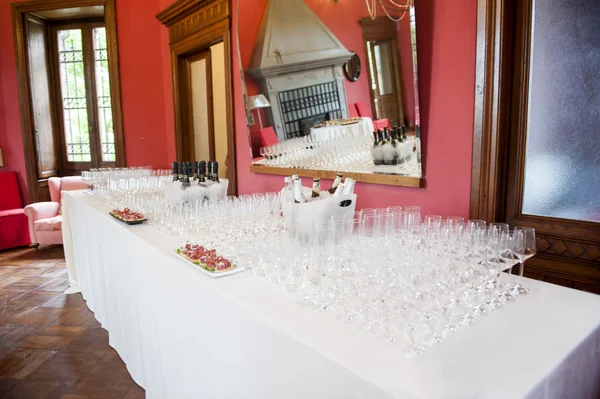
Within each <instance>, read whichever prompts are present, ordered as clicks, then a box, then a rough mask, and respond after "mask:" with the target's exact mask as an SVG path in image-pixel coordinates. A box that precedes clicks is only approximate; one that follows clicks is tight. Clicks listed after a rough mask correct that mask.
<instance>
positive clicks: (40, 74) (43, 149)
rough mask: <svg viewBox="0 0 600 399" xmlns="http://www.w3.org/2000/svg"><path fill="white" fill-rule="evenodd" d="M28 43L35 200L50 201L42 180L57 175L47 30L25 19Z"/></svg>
mask: <svg viewBox="0 0 600 399" xmlns="http://www.w3.org/2000/svg"><path fill="white" fill-rule="evenodd" d="M25 26H26V33H27V44H28V61H29V63H28V68H29V78H30V85H31V108H32V110H33V137H34V139H35V141H34V146H35V155H36V165H37V176H36V177H37V181H38V187H39V189H38V193H37V194H38V196H37V197H38V200H40V201H44V200H49V198H50V194H49V192H48V188H47V184H44V182H45V180H46V179H48V178H49V177H51V176H56V175H57V170H58V169H59V159H58V157H57V153H58V152H57V141H56V129H55V126H56V125H55V123H54V120H53V108H52V107H53V104H52V101H51V98H52V92H51V86H50V81H49V79H50V76H51V75H50V71H49V69H50V68H49V62H48V60H49V56H48V50H47V48H48V47H47V27H46V25H45V23H44V21H42V20H40V19H38V18H35V17H33V16H32V15H27V16H26V25H25Z"/></svg>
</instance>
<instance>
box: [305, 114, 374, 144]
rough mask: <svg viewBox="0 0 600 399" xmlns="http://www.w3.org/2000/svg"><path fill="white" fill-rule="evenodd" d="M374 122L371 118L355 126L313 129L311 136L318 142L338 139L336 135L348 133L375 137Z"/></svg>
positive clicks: (364, 119)
mask: <svg viewBox="0 0 600 399" xmlns="http://www.w3.org/2000/svg"><path fill="white" fill-rule="evenodd" d="M373 130H374V128H373V121H372V120H371V118H362V120H361V121H360V122H358V123H355V124H353V125H345V126H329V127H320V128H314V127H313V128H311V129H310V135H311V136H313V137H314V138H315V139H316V140H317V141H323V140H328V139H330V138H333V137H336V135H338V134H340V133H343V134H345V133H348V132H353V133H357V134H364V135H367V136H369V137H372V135H373Z"/></svg>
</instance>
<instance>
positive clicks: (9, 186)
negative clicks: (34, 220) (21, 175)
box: [0, 171, 23, 211]
mask: <svg viewBox="0 0 600 399" xmlns="http://www.w3.org/2000/svg"><path fill="white" fill-rule="evenodd" d="M0 192H1V194H0V211H3V210H6V209H17V208H22V207H23V201H22V200H21V190H20V189H19V183H18V181H17V173H16V172H14V171H10V172H0Z"/></svg>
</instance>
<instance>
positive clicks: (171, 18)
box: [156, 0, 237, 195]
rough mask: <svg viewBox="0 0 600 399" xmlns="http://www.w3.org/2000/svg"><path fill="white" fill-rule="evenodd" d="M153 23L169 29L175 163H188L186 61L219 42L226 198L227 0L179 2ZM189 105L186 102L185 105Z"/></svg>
mask: <svg viewBox="0 0 600 399" xmlns="http://www.w3.org/2000/svg"><path fill="white" fill-rule="evenodd" d="M156 17H157V19H158V20H159V21H160V22H161V23H163V24H164V25H165V26H167V27H168V28H169V38H170V47H171V66H172V71H173V106H174V116H175V147H176V151H177V160H178V161H192V160H194V159H192V158H189V156H190V155H189V151H190V150H189V149H186V145H187V142H186V135H187V134H189V133H185V132H189V131H190V130H189V127H190V119H189V116H188V115H187V114H188V112H187V111H186V110H185V109H186V108H185V104H183V103H182V102H184V101H187V100H186V98H189V93H188V92H189V85H186V80H187V79H188V77H187V74H188V73H189V67H187V68H186V62H187V61H186V60H187V59H188V58H189V57H190V56H193V55H194V54H197V53H198V52H200V51H202V50H206V49H209V48H210V47H211V46H212V45H214V44H217V43H220V42H223V44H224V55H225V86H226V87H225V91H226V103H227V143H228V151H227V165H226V166H227V178H228V179H229V192H228V193H229V194H232V195H235V194H237V168H236V146H235V119H234V109H233V83H232V79H233V77H232V70H231V57H232V49H231V37H230V35H231V33H230V32H231V23H230V20H231V16H230V7H229V2H228V0H179V1H177V2H175V3H174V4H173V5H171V6H169V7H168V8H167V9H165V10H163V11H161V12H160V13H159V14H157V16H156ZM188 102H189V101H188Z"/></svg>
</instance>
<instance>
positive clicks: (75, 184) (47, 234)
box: [25, 176, 87, 248]
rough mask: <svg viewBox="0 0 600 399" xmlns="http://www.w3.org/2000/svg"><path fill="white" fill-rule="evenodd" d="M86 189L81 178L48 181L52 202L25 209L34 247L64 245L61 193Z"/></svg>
mask: <svg viewBox="0 0 600 399" xmlns="http://www.w3.org/2000/svg"><path fill="white" fill-rule="evenodd" d="M86 187H87V186H86V184H85V182H84V181H83V180H82V179H81V177H79V176H69V177H51V178H50V179H48V188H49V189H50V200H51V201H50V202H36V203H35V204H31V205H27V206H26V207H25V214H26V215H27V218H28V219H29V236H30V237H31V243H32V245H33V246H35V247H36V248H37V247H38V246H39V245H40V244H62V216H61V214H60V206H61V191H70V190H83V189H85V188H86Z"/></svg>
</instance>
